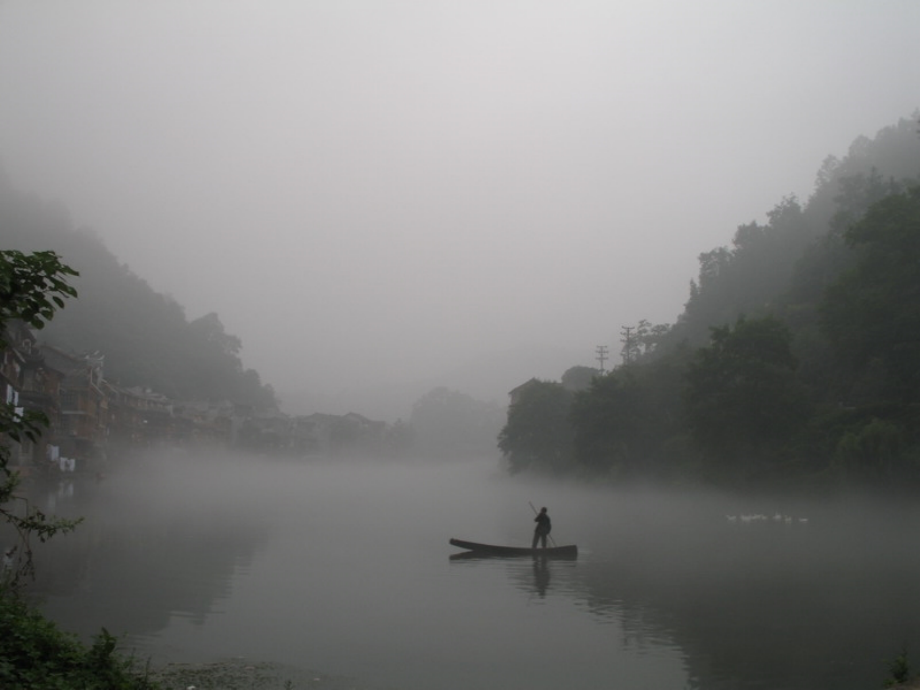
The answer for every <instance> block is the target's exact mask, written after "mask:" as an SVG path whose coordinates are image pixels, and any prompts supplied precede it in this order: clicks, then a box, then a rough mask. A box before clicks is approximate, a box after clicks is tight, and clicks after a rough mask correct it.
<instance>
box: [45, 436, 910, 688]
mask: <svg viewBox="0 0 920 690" xmlns="http://www.w3.org/2000/svg"><path fill="white" fill-rule="evenodd" d="M36 500H38V501H39V502H40V503H41V504H42V507H45V508H48V509H54V510H56V511H57V512H58V513H59V514H63V515H83V516H85V517H86V521H85V522H84V524H82V525H81V526H80V528H79V529H78V531H77V533H76V534H74V535H69V536H65V537H60V538H57V539H55V540H53V541H52V542H51V543H49V544H48V545H45V546H42V547H41V548H40V551H39V562H38V569H39V570H38V573H39V577H38V581H37V582H36V583H35V586H34V590H35V592H36V594H37V595H38V596H40V597H42V598H43V600H44V604H43V606H44V609H45V610H46V611H47V613H49V614H50V615H51V616H52V617H53V618H54V619H56V620H58V621H59V622H60V623H61V624H62V625H63V626H64V627H65V628H66V629H69V630H73V631H75V632H78V633H80V634H81V635H84V636H89V635H92V634H93V633H95V632H97V631H98V630H99V628H100V627H102V626H105V627H106V628H107V629H108V630H109V631H111V632H112V633H113V634H118V635H124V636H125V637H124V638H123V639H124V640H125V645H126V647H127V648H129V649H135V650H137V652H138V654H140V655H141V656H151V657H152V658H153V660H154V662H155V663H162V662H166V661H189V662H195V661H198V662H204V661H211V660H217V659H224V658H228V657H232V656H239V657H245V658H246V659H251V660H253V661H268V662H277V663H283V664H289V665H294V666H297V667H302V668H310V669H319V670H320V671H322V672H325V673H331V674H336V675H345V676H350V677H354V678H355V679H357V680H359V681H360V682H361V683H362V687H373V688H384V687H386V688H402V689H404V690H421V689H423V688H424V689H426V690H427V689H431V688H435V689H437V688H445V689H454V688H458V689H459V688H473V687H482V688H488V687H495V688H498V687H502V688H518V687H519V688H525V687H526V688H538V689H539V688H559V687H570V688H597V687H624V688H625V687H633V688H641V687H649V688H684V687H692V688H739V687H742V688H762V687H769V688H794V689H798V688H801V689H803V690H804V689H805V688H809V689H814V688H835V689H841V688H843V689H844V690H845V689H847V688H853V689H854V690H855V689H856V688H870V687H879V686H880V685H881V684H882V682H883V680H884V678H885V675H886V673H887V667H886V662H887V661H888V660H891V659H893V658H894V656H895V655H896V654H897V653H898V652H899V651H901V649H902V648H906V649H908V651H911V650H916V649H920V630H918V623H917V621H920V616H918V613H920V596H918V595H917V593H916V583H917V582H918V581H920V555H918V554H917V550H916V548H914V544H913V543H912V542H911V539H910V535H912V534H915V533H916V528H917V527H920V510H918V509H917V507H916V506H914V505H912V504H909V503H905V504H898V503H893V502H890V501H889V502H880V501H875V500H873V499H872V498H871V497H869V496H861V497H854V496H849V497H846V498H840V497H837V498H834V499H826V500H809V499H804V498H801V497H799V498H792V497H770V498H764V497H760V498H753V497H740V496H729V495H721V494H717V493H713V492H689V491H688V492H667V491H661V490H652V489H636V490H633V491H630V492H626V491H614V490H611V489H609V488H587V487H584V486H579V485H575V484H556V483H549V482H544V481H538V480H532V479H522V478H520V477H514V478H511V477H507V476H505V475H504V474H503V473H502V472H501V470H500V468H498V467H497V466H496V464H495V462H494V460H489V461H469V462H454V463H450V464H432V465H424V464H418V463H416V464H410V463H406V464H396V463H392V462H389V461H386V462H385V461H380V462H374V461H348V460H345V459H342V460H338V461H335V462H331V461H330V462H311V463H289V462H279V461H273V460H268V459H265V458H241V457H230V456H221V455H213V456H205V455H202V454H182V453H173V454H161V455H158V456H149V457H146V458H143V459H141V460H139V461H137V462H134V463H132V464H130V465H129V466H126V467H124V468H123V469H121V470H119V471H118V472H116V473H113V474H112V475H111V476H107V477H105V478H103V479H102V480H101V481H96V480H94V479H92V478H85V479H84V478H77V480H76V481H75V482H74V483H73V484H70V485H68V484H62V485H60V486H53V487H50V488H49V489H48V490H47V491H46V492H45V493H43V494H42V495H40V496H38V497H37V499H36ZM530 503H533V505H534V506H536V507H537V508H539V507H540V506H542V505H546V506H547V507H548V508H549V512H550V515H551V516H552V518H553V524H554V529H553V532H552V536H553V538H554V540H555V541H556V543H558V544H560V545H561V544H570V543H577V544H578V546H579V558H578V560H577V561H574V562H570V561H533V560H532V559H530V558H524V559H471V560H460V561H457V560H450V559H449V556H450V554H452V553H456V549H454V548H453V547H451V546H450V545H449V544H448V543H447V542H448V539H449V538H450V537H458V538H461V539H469V540H473V541H481V542H487V543H496V544H510V545H526V544H529V540H530V536H531V531H532V527H533V523H532V518H533V513H532V512H531V509H530V506H529V504H530Z"/></svg>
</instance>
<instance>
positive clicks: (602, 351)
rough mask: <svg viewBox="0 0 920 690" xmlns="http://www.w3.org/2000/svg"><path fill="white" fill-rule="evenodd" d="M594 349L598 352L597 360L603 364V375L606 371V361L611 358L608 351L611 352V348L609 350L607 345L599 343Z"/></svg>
mask: <svg viewBox="0 0 920 690" xmlns="http://www.w3.org/2000/svg"><path fill="white" fill-rule="evenodd" d="M594 351H595V352H596V353H597V357H596V359H597V361H598V362H600V364H601V375H603V373H604V362H606V361H607V359H609V358H608V357H607V353H608V352H609V350H608V348H607V346H606V345H598V346H597V347H596V348H595V349H594Z"/></svg>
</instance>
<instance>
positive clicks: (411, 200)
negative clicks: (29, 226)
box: [0, 0, 920, 416]
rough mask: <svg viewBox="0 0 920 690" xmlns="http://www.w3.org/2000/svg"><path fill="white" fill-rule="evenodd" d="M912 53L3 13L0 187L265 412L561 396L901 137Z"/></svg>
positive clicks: (673, 30) (770, 31)
mask: <svg viewBox="0 0 920 690" xmlns="http://www.w3.org/2000/svg"><path fill="white" fill-rule="evenodd" d="M918 32H920V2H917V1H916V0H900V1H897V0H864V1H863V0H860V1H848V0H807V1H806V2H801V0H797V1H795V2H793V1H787V0H770V1H763V2H755V1H753V0H751V1H741V0H724V1H717V0H698V1H696V2H685V1H684V0H674V1H665V0H657V1H649V0H642V1H640V0H633V1H632V2H615V1H613V0H603V1H601V0H591V1H589V0H566V1H565V2H562V1H559V0H555V1H553V2H546V1H543V0H526V1H525V0H521V1H519V2H512V1H506V0H489V1H488V2H483V1H480V0H463V1H459V0H458V1H455V2H445V1H442V0H417V1H407V0H391V1H386V0H378V1H377V2H371V1H368V0H328V1H320V0H313V1H308V0H290V1H280V0H261V1H258V2H257V1H255V0H251V1H246V2H243V1H234V0H184V1H181V2H180V1H179V0H175V1H167V0H164V1H161V2H140V1H127V0H107V1H105V0H81V1H80V2H73V1H68V0H42V1H41V2H36V1H35V0H0V161H2V163H3V165H4V167H5V168H6V170H7V173H8V174H9V176H10V178H11V179H12V181H13V183H14V185H15V186H16V187H17V188H19V189H21V190H23V191H35V192H37V193H39V194H41V195H42V196H46V197H49V198H57V199H60V200H61V201H63V202H64V204H65V205H66V206H67V207H68V208H69V209H70V211H71V214H72V216H73V219H74V222H75V223H76V224H77V225H85V226H89V227H92V228H93V229H95V230H96V231H97V232H98V233H99V235H100V236H101V237H102V238H103V239H104V241H105V242H106V244H107V245H108V246H109V248H110V249H111V250H112V251H113V252H114V253H115V254H116V255H117V256H118V257H119V258H120V259H121V260H122V261H124V262H125V263H127V264H128V265H129V266H130V267H131V268H132V269H133V270H134V271H135V272H136V273H137V274H139V275H140V276H141V277H143V278H144V279H146V280H147V281H148V282H149V283H150V284H151V286H152V287H153V288H154V289H156V290H158V291H161V292H167V293H169V294H171V295H173V296H174V297H175V298H176V299H177V300H178V301H179V302H180V303H181V304H183V305H184V306H185V307H186V312H187V314H188V316H189V318H196V317H198V316H201V315H203V314H205V313H207V312H210V311H216V312H218V314H219V315H220V317H221V319H222V321H223V323H224V325H225V327H226V328H227V330H228V331H229V332H231V333H234V334H236V335H238V336H240V337H241V338H242V340H243V345H244V351H243V359H244V362H245V364H246V366H248V367H253V368H255V369H257V370H258V371H259V372H260V373H261V374H262V377H263V380H264V381H266V382H268V383H271V384H272V385H273V386H274V387H275V388H276V389H277V390H278V391H279V392H281V393H282V394H283V393H284V392H285V391H294V390H306V389H309V390H311V391H312V392H313V394H314V397H315V398H316V400H321V399H322V394H323V393H324V392H325V393H328V394H329V396H333V395H335V394H341V392H342V391H353V392H354V391H359V390H362V389H365V388H373V387H378V386H383V385H388V384H390V383H392V382H394V381H403V382H405V381H410V380H417V379H418V380H421V379H424V380H426V381H431V382H434V383H448V384H450V385H452V386H453V387H456V388H460V389H462V385H461V384H462V382H459V381H447V380H443V381H441V380H439V377H440V376H442V373H443V372H448V371H450V370H451V369H452V368H454V367H455V366H456V365H459V364H462V363H463V362H464V361H467V360H469V359H471V358H474V357H477V356H480V355H483V354H487V353H490V352H496V351H502V350H508V349H516V348H528V349H530V350H533V351H537V350H541V349H546V348H561V349H564V350H567V351H569V352H571V353H572V356H571V357H569V358H568V359H566V360H565V364H564V365H563V369H559V370H551V371H543V370H539V366H538V365H537V364H536V363H535V364H534V370H533V371H532V374H534V375H537V376H541V377H548V378H558V377H559V376H560V375H561V374H562V371H563V370H564V367H565V366H568V365H571V364H587V365H592V364H595V362H594V359H593V358H594V349H595V347H596V346H597V345H602V344H603V345H608V346H610V349H611V351H616V350H617V349H618V347H619V345H618V343H617V339H618V333H619V330H620V327H621V326H623V325H626V324H634V323H635V322H636V321H638V320H639V319H643V318H645V319H648V320H650V321H652V322H654V323H661V322H673V321H674V319H675V317H676V316H677V314H678V313H679V312H680V311H681V309H682V306H683V303H684V301H685V300H686V297H687V290H688V284H689V281H690V279H691V278H693V277H695V276H696V272H697V255H698V254H699V253H700V252H702V251H708V250H709V249H712V248H714V247H716V246H718V245H723V244H727V243H729V242H730V240H731V236H732V234H733V233H734V230H735V228H736V226H737V225H739V224H740V223H745V222H749V221H751V220H755V219H757V220H763V219H764V217H765V216H764V214H765V212H766V211H768V210H769V209H770V208H772V207H773V206H774V205H775V204H776V203H778V202H779V201H780V200H781V199H782V197H783V196H785V195H789V194H796V195H798V196H799V198H800V199H802V200H803V201H804V200H806V199H807V198H808V196H809V194H810V192H811V190H812V187H813V181H814V178H815V173H816V172H817V170H818V167H819V166H820V164H821V162H822V160H823V159H824V158H825V157H826V156H827V155H829V154H835V155H838V156H842V155H845V153H846V150H847V147H848V146H849V144H850V143H851V141H852V140H853V139H854V138H855V137H856V136H857V135H859V134H865V135H867V136H874V135H875V133H876V132H877V131H878V130H879V129H880V128H882V127H884V126H887V125H890V124H893V123H894V122H896V121H897V120H898V118H900V117H907V116H910V115H911V114H912V113H913V112H914V110H915V109H916V108H917V107H918V105H920V92H918V87H920V41H918V40H917V36H918V35H920V33H918ZM522 357H523V355H522ZM573 360H574V361H573ZM502 385H504V383H502ZM331 399H332V397H329V398H328V400H331ZM318 404H320V405H321V403H318ZM330 404H331V403H330ZM348 407H350V408H356V411H362V410H361V409H360V407H361V406H360V404H350V405H348ZM329 411H339V410H332V409H330V410H329ZM378 416H380V415H379V414H378Z"/></svg>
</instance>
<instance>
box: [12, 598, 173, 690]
mask: <svg viewBox="0 0 920 690" xmlns="http://www.w3.org/2000/svg"><path fill="white" fill-rule="evenodd" d="M116 647H117V644H116V639H115V638H114V637H113V636H112V635H110V634H109V633H108V631H107V630H106V629H105V628H103V629H102V631H101V632H100V633H99V634H98V635H97V636H96V637H95V638H94V640H93V642H92V644H89V645H86V644H84V643H82V642H81V641H80V640H79V639H78V638H77V636H76V635H73V634H71V633H66V632H63V631H62V630H60V629H59V628H58V627H57V625H56V624H55V623H54V622H53V621H51V620H48V619H47V618H45V617H44V616H43V615H42V614H41V613H40V612H38V611H37V610H35V608H33V607H32V606H31V605H30V604H29V603H28V602H26V601H25V600H24V599H23V597H22V596H21V595H20V594H19V593H18V592H17V591H16V590H15V589H12V588H9V587H5V588H2V589H0V688H4V690H159V688H160V686H159V685H158V684H157V683H155V682H153V681H152V680H150V678H149V671H148V670H147V669H141V668H139V667H138V664H137V663H136V661H135V659H134V658H133V657H126V656H124V655H123V654H121V653H120V652H118V651H117V649H116Z"/></svg>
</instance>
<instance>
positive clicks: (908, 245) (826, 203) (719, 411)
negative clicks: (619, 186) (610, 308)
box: [501, 119, 920, 486]
mask: <svg viewBox="0 0 920 690" xmlns="http://www.w3.org/2000/svg"><path fill="white" fill-rule="evenodd" d="M918 161H920V137H918V136H917V128H916V120H906V119H905V120H901V121H900V122H898V123H897V124H896V125H894V126H892V127H888V128H886V129H884V130H882V131H881V132H879V133H878V135H877V136H876V137H875V139H874V140H870V139H868V138H866V137H859V138H858V139H857V140H856V141H854V143H853V145H852V146H851V147H850V150H849V152H848V155H847V156H846V157H844V158H842V159H837V158H835V157H829V158H828V159H826V160H825V162H824V164H823V165H822V167H821V170H820V171H819V173H818V177H817V185H816V188H815V190H814V193H813V194H812V196H811V197H810V198H809V199H808V202H807V204H805V205H804V206H803V205H802V204H801V203H799V201H798V200H797V199H795V198H794V197H787V198H785V199H783V200H782V201H781V202H780V203H779V204H777V205H776V206H775V207H774V208H773V209H772V210H771V211H769V212H768V213H767V222H766V223H760V222H751V223H746V224H743V225H740V226H739V227H738V228H737V230H736V232H735V234H734V237H733V239H732V242H731V245H730V246H723V247H717V248H715V249H712V250H710V251H707V252H703V253H701V254H700V257H699V259H700V269H699V276H698V278H697V279H696V280H694V281H692V282H691V285H690V295H689V299H688V301H687V303H686V305H685V309H684V311H683V313H682V314H681V315H680V316H679V317H678V319H677V322H676V323H675V324H674V325H673V326H655V327H652V326H650V325H649V324H648V322H646V321H641V322H639V324H638V325H637V326H636V327H630V328H629V329H628V333H629V337H628V338H626V337H624V338H623V340H622V341H621V342H623V345H624V348H623V352H622V354H623V359H624V362H625V364H624V365H623V366H621V367H618V368H616V369H615V370H614V371H613V372H611V373H610V374H608V375H607V376H604V377H600V378H597V379H595V380H594V381H593V383H592V384H591V385H590V386H589V387H588V388H586V389H585V388H583V387H573V386H569V387H570V388H572V389H573V390H578V391H579V392H578V393H577V395H576V396H575V399H574V402H573V404H572V408H571V409H572V411H571V417H570V422H571V425H570V426H571V428H568V427H561V428H562V429H563V431H561V432H560V434H568V433H570V432H571V433H572V439H573V441H572V443H573V453H572V455H571V462H569V463H568V464H565V463H561V464H557V465H556V471H568V472H579V473H581V472H585V471H588V472H590V473H594V474H599V475H602V476H606V477H614V478H617V479H627V478H629V479H632V478H644V479H652V478H653V479H661V478H665V477H667V478H669V479H671V480H677V481H684V480H693V479H694V478H703V477H705V478H708V479H710V480H718V481H719V482H721V483H742V484H744V485H746V486H751V485H752V484H755V483H756V484H761V483H763V482H766V481H769V482H771V483H773V482H782V483H783V484H786V485H790V484H794V483H797V482H798V483H801V482H806V483H808V484H809V485H812V486H814V485H817V484H818V483H822V482H825V483H826V482H838V481H854V482H861V483H864V482H886V483H887V484H888V485H894V484H905V485H916V482H920V426H918V425H917V419H918V415H920V307H918V305H920V186H918V179H917V178H916V175H917V173H918V170H920V168H918ZM745 315H746V317H745ZM626 332H627V329H625V328H624V329H623V333H622V334H621V335H624V336H625V333H626ZM563 383H564V384H566V383H567V382H566V381H565V380H564V381H563ZM524 401H525V399H524V398H523V397H522V402H524ZM511 412H512V413H514V417H515V425H514V428H513V430H514V432H515V435H514V436H513V437H512V436H511V435H510V431H511V430H512V429H511V421H512V414H511V413H509V427H506V432H505V436H503V437H502V439H501V440H502V441H503V442H504V444H505V448H509V449H511V450H512V451H515V452H521V449H522V448H525V447H526V443H525V441H529V440H530V439H533V438H539V439H541V441H540V442H541V443H543V444H545V445H547V446H549V445H550V444H551V443H552V442H553V440H552V439H548V438H544V437H542V436H541V434H545V431H546V428H545V427H544V426H542V425H544V424H545V422H544V420H543V419H542V418H541V417H540V415H538V414H535V413H532V414H529V415H524V414H523V410H517V411H515V410H513V409H512V411H511ZM525 422H526V424H525ZM527 424H530V425H532V426H533V429H531V430H530V431H529V432H528V433H525V432H524V429H523V427H525V426H526V425H527ZM518 427H521V428H518ZM563 440H564V437H563V436H562V435H560V437H559V438H558V439H556V441H555V442H556V443H559V444H563ZM563 445H564V444H563ZM506 454H507V453H506ZM534 457H537V451H536V450H534V451H530V452H529V453H523V452H521V455H520V457H518V458H514V457H513V458H512V460H514V462H513V463H512V469H513V470H515V469H518V470H519V469H522V468H526V467H528V466H529V464H530V463H531V462H532V458H534Z"/></svg>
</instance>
